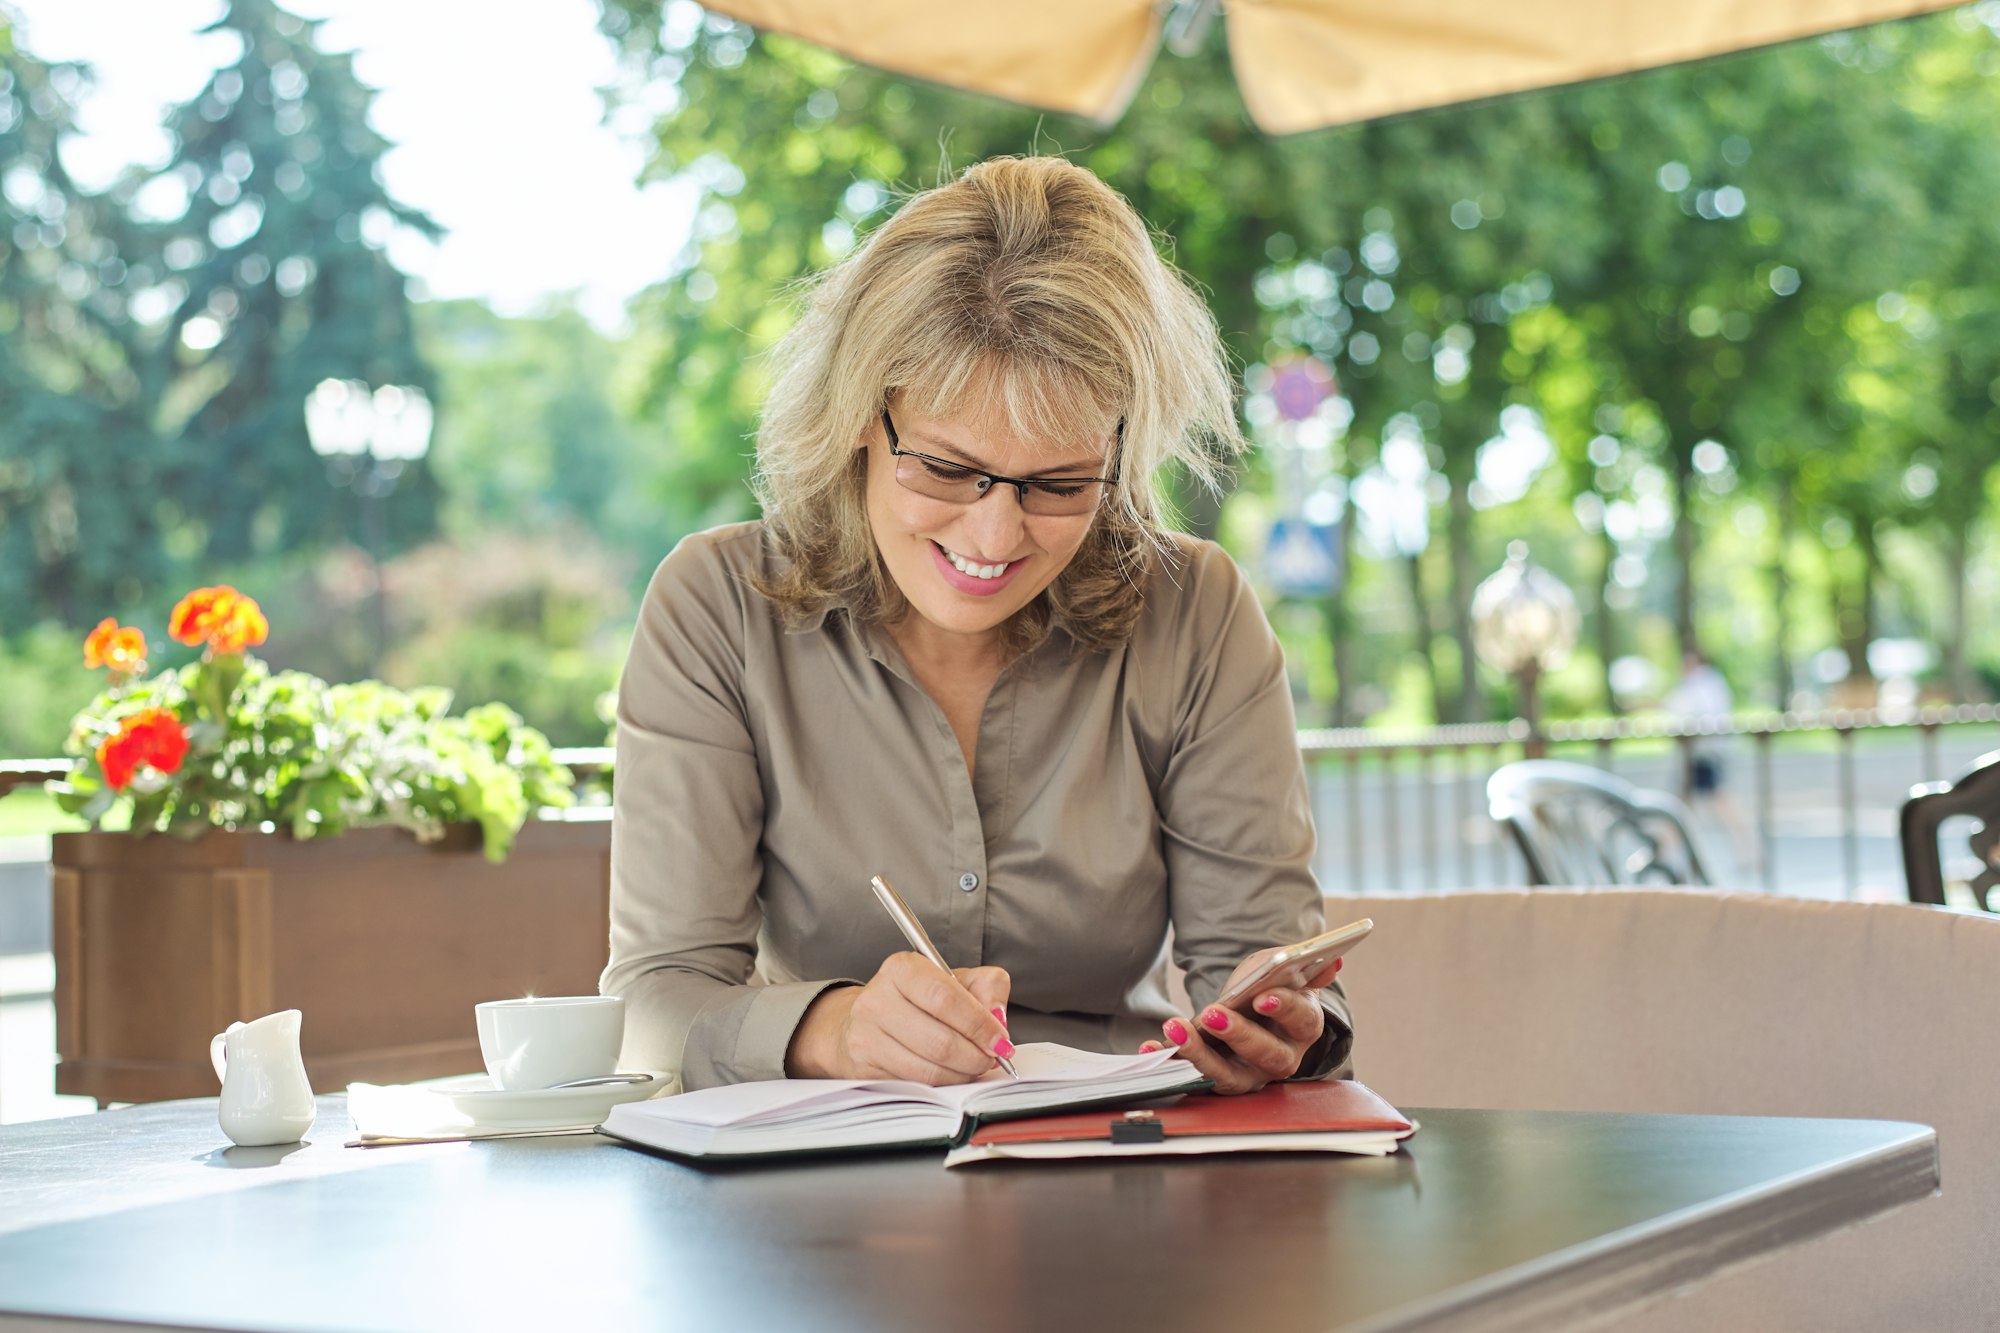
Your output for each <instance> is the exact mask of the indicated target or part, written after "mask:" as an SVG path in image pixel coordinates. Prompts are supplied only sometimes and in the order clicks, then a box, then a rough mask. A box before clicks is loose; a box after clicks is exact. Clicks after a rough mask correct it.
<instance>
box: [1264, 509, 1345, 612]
mask: <svg viewBox="0 0 2000 1333" xmlns="http://www.w3.org/2000/svg"><path fill="white" fill-rule="evenodd" d="M1339 534H1340V525H1339V524H1337V523H1335V524H1324V525H1323V524H1318V523H1308V522H1306V521H1305V520H1304V519H1302V518H1281V519H1279V520H1277V521H1276V522H1275V523H1273V524H1271V536H1270V540H1269V541H1267V542H1266V543H1265V545H1264V574H1265V577H1266V578H1268V579H1269V580H1270V581H1271V586H1272V587H1273V588H1275V589H1276V590H1277V592H1278V594H1279V595H1280V596H1283V597H1317V596H1321V595H1323V594H1326V593H1330V592H1332V591H1333V590H1334V589H1336V588H1338V587H1339V586H1340V577H1341V573H1342V571H1341V567H1340V540H1339Z"/></svg>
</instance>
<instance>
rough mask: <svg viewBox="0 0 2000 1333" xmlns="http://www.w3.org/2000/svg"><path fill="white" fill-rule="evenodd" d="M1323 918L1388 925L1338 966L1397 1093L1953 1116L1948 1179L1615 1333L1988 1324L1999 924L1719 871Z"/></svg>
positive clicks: (1340, 907) (1830, 1331) (1998, 1162)
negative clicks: (1675, 885) (1702, 878)
mask: <svg viewBox="0 0 2000 1333" xmlns="http://www.w3.org/2000/svg"><path fill="white" fill-rule="evenodd" d="M1326 915H1327V920H1329V921H1350V920H1352V919H1354V918H1355V917H1358V916H1367V917H1372V918H1374V921H1375V932H1374V934H1372V935H1370V936H1369V937H1368V940H1367V942H1366V943H1364V944H1362V945H1361V946H1360V947H1359V948H1357V949H1355V950H1354V951H1353V952H1352V953H1350V954H1349V955H1348V956H1347V965H1346V967H1345V968H1344V969H1343V970H1342V971H1341V974H1340V977H1341V983H1342V985H1344V986H1345V987H1346V989H1347V993H1348V997H1349V999H1350V1000H1351V1001H1352V1003H1353V1006H1354V1020H1355V1030H1356V1036H1355V1044H1354V1068H1355V1077H1356V1078H1358V1079H1360V1080H1361V1081H1362V1082H1364V1083H1366V1084H1367V1085H1368V1086H1369V1087H1371V1088H1373V1089H1375V1090H1376V1091H1377V1092H1379V1093H1381V1094H1382V1095H1383V1096H1384V1097H1387V1098H1388V1099H1389V1100H1390V1101H1391V1102H1394V1103H1395V1104H1396V1105H1398V1106H1400V1107H1405V1108H1409V1107H1417V1108H1422V1107H1426V1106H1476V1107H1492V1108H1497V1109H1503V1110H1507V1109H1513V1110H1548V1111H1642V1112H1657V1113H1668V1114H1683V1115H1756V1116H1829V1117H1835V1118H1843V1119H1858V1120H1898V1121H1914V1122H1916V1123H1919V1124H1925V1125H1930V1126H1932V1127H1933V1128H1934V1129H1936V1130H1937V1134H1938V1152H1939V1161H1940V1163H1941V1174H1942V1180H1943V1194H1942V1195H1941V1196H1940V1197H1937V1198H1932V1199H1926V1200H1924V1201H1922V1202H1919V1203H1913V1204H1910V1205H1909V1206H1907V1207H1905V1208H1902V1209H1900V1210H1898V1211H1897V1212H1895V1213H1892V1214H1890V1215H1888V1216H1885V1217H1882V1218H1879V1219H1877V1220H1876V1221H1874V1222H1872V1223H1870V1224H1869V1225H1867V1226H1861V1227H1854V1228H1852V1229H1850V1230H1847V1231H1843V1232H1840V1233H1839V1234H1836V1235H1831V1236H1823V1237H1821V1238H1819V1239H1817V1240H1813V1241H1809V1242H1807V1243H1806V1244H1804V1245H1801V1246H1799V1247H1797V1248H1795V1249H1791V1250H1786V1251H1784V1252H1782V1253H1780V1254H1777V1255H1775V1256H1773V1257H1771V1258H1770V1259H1768V1260H1766V1261H1764V1262H1761V1263H1758V1264H1756V1265H1754V1266H1751V1267H1747V1268H1743V1269H1741V1270H1738V1271H1735V1272H1731V1273H1726V1274H1723V1275H1720V1276H1718V1277H1716V1278H1714V1279H1713V1280H1711V1281H1709V1282H1706V1283H1703V1284H1702V1285H1701V1286H1699V1287H1697V1288H1696V1289H1694V1290H1693V1291H1692V1292H1690V1293H1688V1294H1686V1295H1685V1296H1683V1297H1681V1298H1678V1299H1672V1300H1666V1301H1662V1302H1661V1303H1660V1304H1658V1305H1656V1306H1653V1307H1651V1308H1649V1309H1647V1310H1645V1311H1643V1312H1641V1313H1640V1314H1637V1315H1634V1316H1632V1317H1631V1318H1629V1319H1626V1320H1624V1321H1622V1322H1620V1323H1619V1324H1618V1329H1619V1333H1642V1331H1643V1333H1666V1331H1667V1330H1674V1331H1675V1333H1682V1331H1685V1333H1713V1330H1718V1329H1721V1330H1732V1331H1733V1330H1738V1329H1742V1330H1757V1333H1788V1331H1789V1330H1799V1333H1807V1331H1808V1330H1809V1331H1810V1333H1850V1331H1851V1333H1862V1331H1864V1330H1865V1331H1866V1333H1879V1331H1880V1330H1888V1329H1896V1330H1901V1329H1912V1330H1917V1329H1921V1330H1932V1329H1939V1330H1942V1329H1954V1330H1956V1329H1975V1328H1988V1329H1990V1328H1993V1327H1995V1326H1996V1313H2000V1264H1996V1263H1994V1261H1993V1238H1994V1237H1995V1236H1996V1235H2000V1152H1996V1151H1995V1148H1994V1145H1995V1144H2000V1097H1995V1096H1994V1094H1993V1079H1992V1074H1991V1071H1992V1070H1993V1069H1995V1068H2000V1022H1996V1021H1995V1018H1994V1014H1993V1009H1992V1006H1991V1005H1989V1004H1986V1003H1984V1001H1983V998H1982V997H1985V996H1990V995H1992V994H1994V991H1995V983H1994V979H1995V978H1996V977H2000V917H1994V916H1988V915H1987V914H1985V913H1983V912H1969V911H1954V910H1950V909H1942V908H1936V907H1913V906H1911V905H1909V904H1908V903H1852V902H1819V901H1813V900H1809V899H1800V898H1784V897H1778V896H1775V895H1769V894H1762V893H1724V892H1719V891H1716V890H1713V889H1669V890H1656V889H1534V890H1525V889H1513V890H1505V891H1479V892H1461V893H1436V894H1398V895H1370V896H1366V897H1352V896H1348V897H1338V898H1333V899H1330V900H1329V901H1328V902H1327V906H1326ZM1419 1118H1420V1119H1421V1115H1420V1116H1419ZM1423 1142H1424V1136H1423V1133H1422V1131H1419V1132H1418V1134H1417V1137H1416V1138H1415V1139H1414V1140H1413V1141H1412V1149H1413V1151H1414V1152H1415V1153H1416V1154H1417V1157H1418V1159H1419V1160H1421V1159H1422V1156H1423Z"/></svg>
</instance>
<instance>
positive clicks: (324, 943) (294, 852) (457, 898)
mask: <svg viewBox="0 0 2000 1333" xmlns="http://www.w3.org/2000/svg"><path fill="white" fill-rule="evenodd" d="M50 860H51V861H52V863H53V867H54V879H53V888H54V922H53V925H54V944H55V960H56V990H55V1002H56V1050H57V1054H58V1059H59V1062H58V1064H57V1065H56V1091H57V1092H59V1093H71V1094H79V1095H82V1096H86V1097H95V1098H96V1099H97V1100H98V1101H99V1102H100V1103H103V1102H112V1101H118V1102H146V1101H163V1100H166V1099H169V1098H175V1097H210V1096H214V1095H215V1093H216V1091H217V1084H216V1078H215V1072H214V1070H213V1069H211V1068H210V1066H209V1062H208V1043H209V1038H210V1037H211V1036H213V1035H214V1034H216V1033H218V1032H220V1031H222V1030H223V1029H224V1028H225V1027H227V1026H228V1025H229V1024H230V1023H232V1022H234V1021H236V1020H238V1019H250V1018H256V1017H257V1016H259V1015H261V1014H268V1013H272V1012H275V1011H276V1010H279V1009H299V1010H302V1011H303V1012H304V1016H305V1017H304V1027H303V1032H302V1034H301V1041H302V1045H303V1047H304V1051H305V1061H306V1072H307V1074H308V1076H309V1077H310V1078H311V1080H312V1085H313V1088H314V1090H315V1091H317V1092H335V1091H338V1090H340V1089H341V1088H344V1087H346V1086H347V1084H348V1083H349V1082H350V1081H353V1080H363V1081H366V1082H371V1083H376V1082H403V1081H407V1080H409V1079H417V1078H431V1077H435V1076H438V1075H443V1074H463V1073H471V1072H475V1071H477V1070H478V1069H479V1068H480V1067H481V1062H480V1057H479V1041H478V1037H477V1035H476V1034H475V1032H474V1029H473V1020H472V1006H473V1005H474V1004H476V1003H478V1002H479V1001H481V1000H492V999H500V998H504V997H507V996H514V995H526V994H538V995H588V994H594V993H596V990H597V978H598V974H599V972H600V971H602V969H603V967H604V963H605V958H606V955H607V952H608V948H609V945H608V940H609V935H610V925H609V914H608V913H609V892H610V882H611V881H610V862H611V823H610V820H609V819H597V820H564V821H532V822H530V823H529V824H528V826H527V827H526V828H524V829H522V830H521V835H520V837H519V838H518V839H517V840H516V841H515V843H514V850H513V852H512V854H511V855H509V856H508V858H507V860H506V861H504V862H503V863H501V864H499V865H493V864H490V863H488V862H487V861H486V860H485V858H484V857H482V856H481V855H480V851H479V839H478V832H477V830H476V829H474V828H471V827H465V828H457V829H453V830H452V831H451V833H450V834H449V835H448V836H447V837H446V838H445V840H444V841H442V842H437V843H419V842H417V841H416V840H415V839H414V838H412V837H410V836H409V835H408V834H407V833H404V832H402V831H401V830H398V829H362V830H358V831H354V832H349V833H343V834H340V835H339V836H337V837H332V838H326V839H322V840H317V841H310V842H295V841H293V840H292V839H291V838H290V837H287V836H284V835H281V834H276V833H255V832H252V833H242V832H238V833H225V832H222V831H220V830H218V831H215V832H211V833H208V834H206V835H204V836H203V837H202V838H200V839H199V840H197V841H195V842H191V843H189V842H180V841H177V840H175V839H172V838H169V837H166V836H164V835H153V836H148V837H144V838H136V837H133V836H131V835H129V834H124V833H60V834H57V835H56V836H55V838H54V840H53V847H52V854H51V857H50Z"/></svg>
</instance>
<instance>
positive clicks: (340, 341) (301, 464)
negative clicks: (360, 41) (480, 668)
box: [146, 0, 438, 562]
mask: <svg viewBox="0 0 2000 1333" xmlns="http://www.w3.org/2000/svg"><path fill="white" fill-rule="evenodd" d="M317 26H318V24H317V23H316V22H309V21H306V20H303V19H300V18H298V17H296V16H295V15H292V14H290V13H288V12H286V11H285V10H283V9H281V8H279V7H278V6H277V5H276V4H274V3H272V0H230V3H229V4H228V6H227V8H226V9H225V10H224V11H223V14H222V16H221V17H220V18H219V19H217V20H216V21H215V22H214V23H213V24H212V25H210V27H209V28H208V29H207V30H206V31H211V32H216V31H221V32H228V33H231V34H233V35H235V36H236V37H238V38H239V39H240V40H241V42H242V51H241V54H240V55H239V56H238V58H237V59H236V60H235V61H233V62H232V63H231V64H229V65H228V66H227V67H225V68H223V69H219V70H217V71H216V72H215V74H214V76H213V77H211V78H210V79H209V81H208V83H207V85H206V86H205V87H204V88H203V89H202V90H201V92H200V93H199V94H197V95H196V96H195V97H194V98H193V99H192V100H191V101H189V102H187V103H186V104H184V105H182V106H179V107H176V108H175V109H174V110H173V111H171V112H170V113H169V115H168V117H167V122H166V123H167V128H168V129H169V130H170V131H171V133H172V135H173V137H174V141H175V149H174V153H173V156H172V159H171V161H169V162H168V164H167V165H166V167H165V168H163V169H162V170H161V171H160V172H159V173H157V174H156V175H154V176H153V177H152V178H151V179H150V180H149V181H147V182H146V188H147V190H148V191H149V197H150V198H153V199H155V200H157V199H159V198H163V197H166V196H177V197H176V198H174V200H173V204H172V205H171V206H169V207H167V208H165V209H163V210H162V211H165V212H168V213H170V214H171V216H170V217H169V218H168V220H166V221H164V222H162V223H161V224H160V225H159V229H158V230H159V249H158V254H159V257H160V266H159V268H158V269H157V270H156V272H155V275H154V276H155V277H156V279H157V281H158V282H159V283H160V288H159V290H160V291H162V292H163V293H165V294H166V296H167V298H168V300H169V303H170V304H169V312H168V313H167V315H166V319H165V325H164V329H163V331H162V335H161V337H160V338H159V340H158V342H157V344H156V345H155V346H154V348H153V351H152V356H151V358H150V360H149V362H148V366H147V369H148V378H149V384H148V387H149V391H150V393H151V395H152V397H153V398H154V400H155V403H156V405H157V406H156V411H157V413H158V415H159V424H160V427H161V429H163V430H164V431H165V432H166V433H167V434H168V435H169V436H171V437H173V438H175V439H176V441H177V443H178V458H179V462H180V464H181V467H182V472H181V475H180V477H179V479H178V483H177V486H176V490H177V495H178V504H179V506H180V508H181V513H180V515H179V517H180V518H181V519H182V521H184V522H186V523H188V524H189V525H191V526H192V527H193V528H194V529H195V530H196V532H197V533H198V540H197V541H196V542H194V543H191V544H192V545H193V546H194V547H195V548H196V549H197V550H199V551H200V552H201V553H202V555H203V556H204V557H205V559H206V560H207V561H209V562H214V561H222V560H241V559H244V558H247V557H252V556H261V555H268V554H271V553H273V552H276V551H280V550H289V549H294V548H297V547H299V546H302V545H312V544H315V543H318V542H322V541H327V540H331V539H334V538H337V537H340V536H348V537H353V536H355V535H356V534H357V533H359V532H360V530H361V529H360V517H361V510H360V498H359V495H358V490H357V489H350V490H349V491H347V492H343V493H341V494H340V495H338V496H337V497H332V493H331V492H330V491H329V487H328V484H327V482H328V477H327V472H326V468H325V467H324V466H323V465H322V463H321V461H320V459H319V458H318V457H316V456H315V455H314V454H313V453H312V451H311V449H310V447H309V441H308V439H307V436H306V431H305V420H304V413H303V405H304V402H305V399H306V395H307V394H308V393H309V392H310V391H311V390H312V388H313V386H314V385H315V384H317V383H318V382H319V381H320V380H322V379H326V378H329V377H332V378H339V379H358V380H364V381H367V382H368V383H370V384H374V385H383V384H403V385H415V386H417V387H418V388H421V389H424V390H425V391H427V392H431V391H433V390H434V389H435V387H436V386H435V385H434V383H433V382H432V376H431V373H430V370H429V367H428V366H426V365H425V363H424V361H423V359H422V358H421V357H420V356H419V355H418V352H417V347H416V339H415V335H414V331H413V328H412V323H411V314H410V301H409V296H408V293H407V290H406V283H405V279H404V277H403V275H402V274H401V273H400V272H398V271H397V269H396V268H395V266H394V265H393V264H392V263H391V262H390V260H389V258H388V256H387V255H386V254H385V253H384V250H383V246H384V245H385V244H386V242H387V240H388V236H389V234H390V233H391V232H392V231H393V230H394V229H395V228H397V227H407V228H412V229H414V230H416V231H419V232H422V233H425V234H429V235H436V234H438V228H437V226H436V224H434V223H433V222H431V221H430V219H429V218H427V217H425V216H424V215H423V214H421V213H419V212H417V211H415V210H413V209H411V208H408V207H406V206H404V205H403V204H401V203H398V202H397V201H396V200H395V199H393V198H392V197H390V195H389V194H388V192H387V191H386V190H385V189H384V188H383V186H382V184H381V180H380V174H381V173H380V162H381V159H382V155H383V153H384V152H385V151H387V148H388V143H387V141H385V140H384V139H383V138H382V137H381V136H380V135H378V134H377V133H376V132H375V131H374V130H373V129H372V128H371V127H370V126H369V124H368V109H369V103H370V101H371V99H372V98H373V95H374V94H373V93H372V91H371V90H370V89H368V88H367V87H366V86H365V85H363V84H362V83H361V82H360V80H359V79H357V78H356V77H355V74H354V69H353V60H352V57H351V56H349V55H346V54H341V53H331V52H326V51H322V50H321V49H320V48H319V46H318V45H317V43H316V41H315V39H314V33H315V31H316V29H317ZM156 206H157V205H156ZM345 479H346V480H349V481H351V482H352V483H353V487H354V488H365V487H368V486H370V485H371V484H373V485H377V488H378V490H379V489H380V487H379V478H375V475H374V474H373V473H372V472H370V471H367V470H363V471H360V472H359V473H350V474H347V475H346V477H345ZM436 501H437V491H436V485H435V482H434V481H433V480H432V478H431V476H430V473H429V471H428V469H426V468H424V467H422V466H421V465H419V466H417V467H415V468H414V469H412V470H411V471H410V472H409V473H408V474H407V475H405V476H404V477H403V478H402V479H401V484H400V486H398V487H397V489H396V490H395V492H394V494H393V495H391V496H390V497H389V499H388V501H387V502H386V515H385V524H386V536H385V538H384V541H385V544H386V545H387V546H388V547H390V548H392V549H393V548H400V547H403V546H406V545H409V544H411V543H413V542H414V541H416V540H418V539H420V538H421V537H423V536H425V535H426V534H428V533H429V532H431V531H432V530H433V528H434V527H435V513H434V511H435V506H436Z"/></svg>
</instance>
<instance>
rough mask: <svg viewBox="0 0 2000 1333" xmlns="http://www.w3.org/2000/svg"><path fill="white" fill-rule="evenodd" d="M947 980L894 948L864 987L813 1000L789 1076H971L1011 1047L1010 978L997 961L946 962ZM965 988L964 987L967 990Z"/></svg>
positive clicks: (940, 1079) (790, 1058) (950, 1079)
mask: <svg viewBox="0 0 2000 1333" xmlns="http://www.w3.org/2000/svg"><path fill="white" fill-rule="evenodd" d="M952 975H953V976H955V977H957V978H958V980H959V982H960V983H962V984H961V985H957V986H955V985H953V984H952V983H951V982H950V981H948V980H946V978H945V975H944V973H942V972H940V971H938V969H937V968H936V967H935V966H934V965H933V964H932V963H931V962H930V960H928V959H927V958H925V957H924V956H923V955H922V954H919V953H894V954H890V955H889V957H888V958H887V959H885V960H884V961H883V963H882V966H881V968H880V969H878V970H877V971H876V973H875V975H874V977H873V978H871V979H870V980H869V982H868V984H867V985H865V986H841V987H839V988H837V989H835V990H829V991H826V992H824V993H823V994H821V995H820V997H819V998H818V999H816V1000H814V1001H813V1002H812V1004H811V1006H810V1007H809V1008H807V1010H806V1013H805V1017H804V1018H803V1019H801V1020H800V1021H799V1027H798V1031H797V1032H795V1033H793V1034H792V1044H791V1046H790V1048H789V1049H787V1050H786V1052H785V1072H786V1073H787V1074H789V1075H790V1076H791V1077H793V1078H850V1079H853V1078H896V1079H907V1080H910V1081H912V1082H916V1083H928V1084H931V1085H933V1086H936V1085H941V1084H946V1083H970V1082H971V1081H972V1080H973V1079H975V1078H978V1077H980V1076H981V1075H982V1074H985V1073H986V1072H987V1071H988V1070H991V1069H992V1068H993V1067H994V1057H995V1056H1001V1057H1008V1056H1012V1055H1013V1054H1014V1043H1013V1042H1011V1041H1009V1040H1007V1023H1006V1013H1007V996H1008V993H1009V992H1010V990H1011V989H1012V986H1013V983H1012V981H1011V980H1010V979H1009V977H1008V976H1007V974H1006V972H1004V971H1002V970H1001V969H1000V968H997V967H961V968H955V969H953V972H952ZM968 991H969V992H970V994H968V993H967V992H968Z"/></svg>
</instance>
